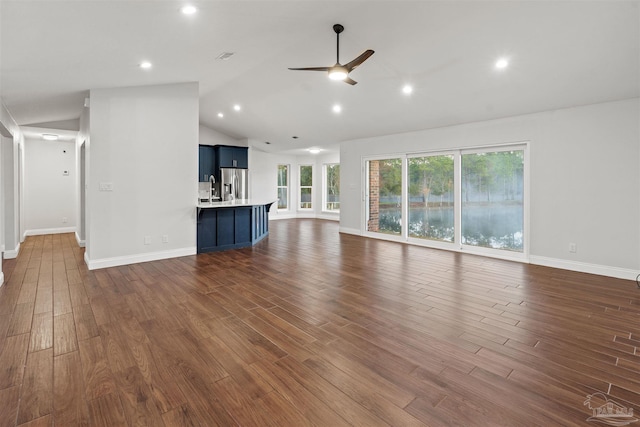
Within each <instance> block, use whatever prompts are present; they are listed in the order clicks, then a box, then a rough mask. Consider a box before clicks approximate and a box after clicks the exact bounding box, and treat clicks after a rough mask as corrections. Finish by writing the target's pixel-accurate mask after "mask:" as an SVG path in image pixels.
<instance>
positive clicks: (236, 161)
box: [215, 145, 249, 170]
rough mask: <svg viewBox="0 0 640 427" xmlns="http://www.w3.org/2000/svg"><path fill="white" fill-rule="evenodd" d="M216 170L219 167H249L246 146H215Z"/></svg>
mask: <svg viewBox="0 0 640 427" xmlns="http://www.w3.org/2000/svg"><path fill="white" fill-rule="evenodd" d="M215 162H216V170H217V169H219V168H237V169H248V168H249V155H248V149H247V148H246V147H232V146H229V145H216V146H215Z"/></svg>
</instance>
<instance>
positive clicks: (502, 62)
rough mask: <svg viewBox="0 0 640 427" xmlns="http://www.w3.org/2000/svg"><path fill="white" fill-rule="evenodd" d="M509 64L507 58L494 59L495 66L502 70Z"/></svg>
mask: <svg viewBox="0 0 640 427" xmlns="http://www.w3.org/2000/svg"><path fill="white" fill-rule="evenodd" d="M508 66H509V60H508V59H507V58H500V59H498V60H497V61H496V68H497V69H498V70H503V69H505V68H507V67H508Z"/></svg>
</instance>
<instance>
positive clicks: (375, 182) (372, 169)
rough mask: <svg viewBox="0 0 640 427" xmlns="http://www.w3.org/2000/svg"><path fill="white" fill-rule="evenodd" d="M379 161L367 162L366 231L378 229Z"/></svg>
mask: <svg viewBox="0 0 640 427" xmlns="http://www.w3.org/2000/svg"><path fill="white" fill-rule="evenodd" d="M379 214H380V162H379V161H378V160H372V161H370V162H369V219H368V221H367V231H379V230H380V220H379Z"/></svg>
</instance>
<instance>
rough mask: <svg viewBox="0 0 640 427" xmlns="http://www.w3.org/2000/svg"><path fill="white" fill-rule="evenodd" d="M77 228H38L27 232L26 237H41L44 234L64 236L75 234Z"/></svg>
mask: <svg viewBox="0 0 640 427" xmlns="http://www.w3.org/2000/svg"><path fill="white" fill-rule="evenodd" d="M75 232H76V228H75V227H61V228H37V229H35V230H25V232H24V237H27V236H41V235H43V234H62V233H75Z"/></svg>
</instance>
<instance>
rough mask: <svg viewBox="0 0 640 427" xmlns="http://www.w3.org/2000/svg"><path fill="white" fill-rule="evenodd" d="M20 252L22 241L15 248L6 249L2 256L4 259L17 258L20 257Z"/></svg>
mask: <svg viewBox="0 0 640 427" xmlns="http://www.w3.org/2000/svg"><path fill="white" fill-rule="evenodd" d="M19 253H20V242H18V244H17V245H16V248H15V249H11V250H8V251H4V252H3V255H2V258H4V259H15V258H18V254H19Z"/></svg>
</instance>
